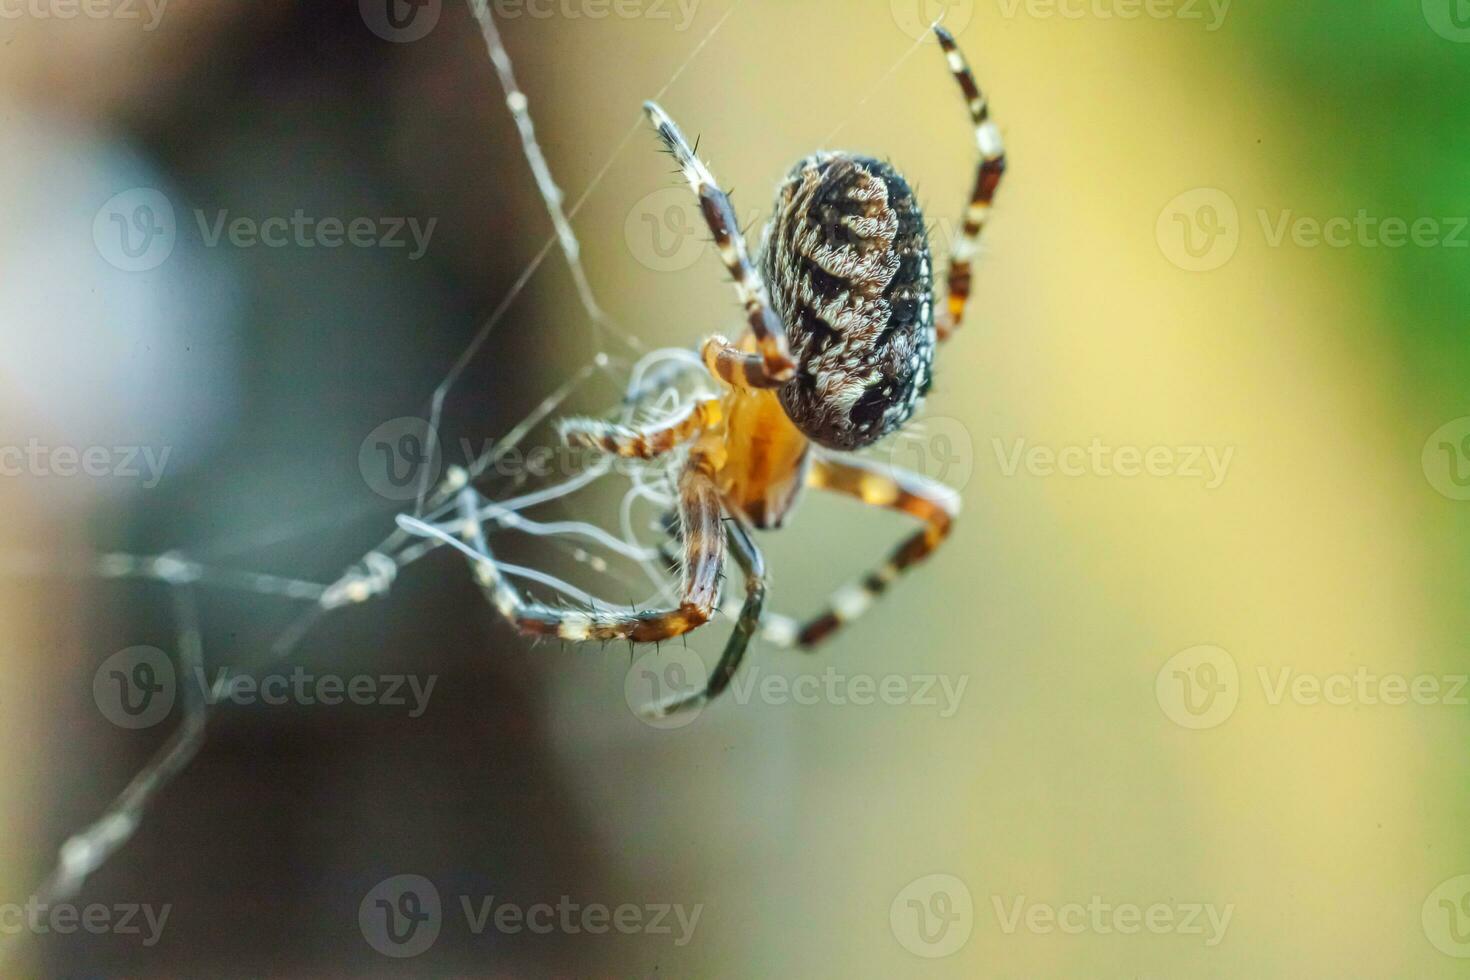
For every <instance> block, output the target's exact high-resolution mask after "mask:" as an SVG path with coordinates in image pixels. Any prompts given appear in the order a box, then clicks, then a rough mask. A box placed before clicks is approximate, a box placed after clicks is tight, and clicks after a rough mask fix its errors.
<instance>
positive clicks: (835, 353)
mask: <svg viewBox="0 0 1470 980" xmlns="http://www.w3.org/2000/svg"><path fill="white" fill-rule="evenodd" d="M934 32H935V34H937V35H938V38H939V43H940V45H941V47H942V48H943V51H944V54H945V57H946V59H947V61H948V63H949V67H950V70H951V72H952V73H953V75H954V77H955V79H956V80H957V81H958V83H959V85H960V88H961V90H962V91H963V93H964V96H965V99H966V101H967V103H968V106H969V110H970V119H971V122H972V123H973V125H974V127H975V137H976V142H977V143H978V145H979V150H980V162H979V165H978V170H977V174H976V179H975V185H974V191H973V193H972V194H971V198H970V204H969V208H968V210H967V212H966V215H965V221H964V225H963V229H962V232H961V235H960V236H959V237H958V238H957V239H956V241H955V245H954V248H953V252H952V256H951V260H950V266H949V270H948V296H947V303H946V305H945V307H944V308H943V309H942V310H937V311H936V309H935V303H934V277H933V271H932V265H931V260H930V252H929V243H928V233H927V230H926V228H925V224H924V216H923V213H922V211H921V210H920V208H919V205H918V203H917V202H916V201H915V199H914V195H913V192H912V190H911V189H910V188H909V185H908V183H907V182H906V181H905V180H904V178H903V177H902V176H901V175H900V174H899V173H898V171H897V170H895V169H894V168H893V167H892V166H891V165H889V164H888V163H885V162H882V161H879V160H875V159H872V158H869V157H864V156H857V155H853V154H850V153H842V152H818V153H815V154H813V155H811V156H808V157H806V158H805V159H803V160H801V161H799V162H798V163H797V164H796V165H795V166H794V167H793V168H792V169H791V171H790V173H789V174H788V175H787V177H786V178H785V180H784V181H783V182H782V183H781V185H780V186H779V188H778V189H777V193H776V201H775V206H774V211H773V215H772V217H771V220H770V221H769V223H768V224H767V226H766V229H765V233H764V236H763V241H762V243H761V249H760V253H759V256H758V260H757V261H756V262H755V263H752V262H751V260H750V257H749V255H748V252H747V249H746V245H745V241H744V238H743V236H742V235H741V232H740V229H739V227H738V225H737V223H736V219H735V213H734V210H733V208H732V207H731V204H730V200H729V198H728V196H727V195H726V194H725V193H724V192H723V191H721V190H720V188H719V186H718V185H717V184H716V183H715V179H714V177H713V176H712V175H711V173H710V171H709V169H708V168H707V167H706V166H705V164H704V163H703V162H702V161H701V160H700V159H699V157H698V156H697V155H696V153H695V151H694V150H693V149H691V148H690V146H689V143H688V141H687V140H686V139H685V138H684V135H683V133H682V132H681V131H680V130H679V127H678V126H677V125H675V123H674V121H673V120H672V119H671V118H669V115H668V114H667V113H666V112H664V110H663V109H662V108H660V107H659V106H658V105H656V104H655V103H653V102H647V103H645V104H644V111H645V112H646V113H647V115H648V118H649V120H650V122H651V123H652V124H653V126H654V128H655V129H656V130H657V132H658V135H659V137H660V138H661V139H662V140H663V142H664V144H665V146H666V147H667V148H668V151H669V152H670V153H671V154H672V155H673V156H674V158H675V159H676V160H677V161H678V163H679V166H680V168H681V170H682V172H683V175H684V176H685V178H686V179H687V180H688V181H689V185H690V187H691V188H692V190H693V191H694V193H695V195H696V196H697V197H698V199H699V203H700V207H701V210H702V212H703V217H704V220H705V222H706V223H707V224H708V225H709V229H710V231H711V232H712V233H713V236H714V241H715V244H716V245H717V246H718V248H719V252H720V256H721V258H722V259H723V260H724V263H725V266H726V268H727V269H728V270H729V273H730V276H731V278H732V280H733V281H734V285H735V290H736V292H737V294H738V296H739V299H740V302H741V304H742V305H743V307H744V311H745V315H746V324H747V330H746V332H745V334H744V336H743V337H742V338H741V339H740V340H739V342H737V343H731V342H730V341H729V340H727V339H726V338H725V337H722V336H719V335H715V336H712V337H710V338H709V339H708V340H706V341H705V342H704V344H703V347H702V348H701V350H700V360H701V361H702V363H703V367H704V368H705V369H707V371H708V373H709V375H711V376H712V377H713V378H714V379H718V388H719V390H720V392H721V394H720V395H719V396H718V397H700V398H697V399H695V400H693V401H692V402H691V403H690V404H688V405H686V406H684V407H683V408H682V409H681V410H679V411H677V412H675V413H674V414H673V415H672V416H671V417H669V418H666V419H664V420H662V421H660V422H658V423H656V424H651V425H647V426H644V427H638V426H634V425H620V424H614V423H610V422H604V421H600V420H594V419H565V420H563V421H562V423H561V425H560V429H561V433H562V436H563V438H564V439H565V440H566V441H567V442H568V443H569V444H571V445H576V446H580V447H584V448H589V449H592V450H595V451H597V452H600V453H606V454H610V455H615V456H619V457H624V458H629V459H638V460H649V461H652V460H659V459H666V458H669V457H670V456H672V454H675V453H683V454H684V459H683V461H682V464H681V465H680V466H679V468H678V471H677V478H676V487H677V499H678V512H677V516H676V519H675V520H674V521H672V522H671V526H672V527H673V528H676V529H677V534H678V538H679V542H680V548H681V550H682V560H681V561H680V562H679V564H680V566H681V567H682V573H681V582H680V599H679V603H678V605H677V606H676V607H673V608H667V609H655V610H638V609H635V608H632V607H618V606H613V607H607V608H601V607H599V608H593V609H590V610H567V609H562V608H552V607H550V606H547V605H544V604H541V603H538V602H534V601H531V600H527V599H524V598H522V597H521V595H520V594H519V593H518V592H517V590H516V589H515V588H514V587H513V586H512V585H511V584H510V583H509V582H507V581H506V578H505V575H504V574H503V573H502V572H501V571H500V570H499V569H498V568H497V566H496V565H495V563H494V562H493V560H492V561H486V562H484V563H482V564H480V565H478V569H479V580H480V585H481V587H482V588H483V589H484V590H485V592H486V595H487V597H488V598H489V600H490V602H491V604H492V605H493V606H494V607H495V608H496V609H497V610H498V611H499V613H500V614H501V615H503V616H504V617H505V618H506V619H508V620H509V621H510V622H511V623H512V624H513V625H514V626H515V627H516V628H517V630H519V631H520V632H521V633H523V634H525V635H528V636H534V637H552V638H559V639H562V640H569V641H586V640H601V641H604V642H605V641H609V640H627V641H630V642H633V643H656V642H658V641H661V640H667V639H670V638H673V637H677V636H682V635H683V634H686V633H688V632H690V631H692V630H695V629H697V628H699V627H700V626H703V625H704V624H705V623H707V622H708V621H709V620H710V618H711V616H712V615H713V613H714V611H715V609H716V606H717V604H718V602H719V593H720V583H721V579H722V575H723V569H724V564H725V558H726V549H727V548H728V551H729V553H730V554H731V555H733V557H734V559H735V562H736V563H737V565H738V566H739V567H740V570H741V571H742V572H743V574H744V585H745V597H744V603H743V605H742V606H741V609H740V613H739V616H738V619H737V621H736V624H735V628H734V630H733V632H732V633H731V635H730V638H729V640H728V641H727V642H726V645H725V649H724V652H723V653H722V655H721V657H720V660H719V661H718V663H717V664H716V666H715V668H714V670H713V671H712V672H711V674H710V676H709V677H708V679H707V680H706V682H705V685H704V687H703V689H702V690H700V691H698V692H695V693H693V694H689V695H686V696H682V697H678V698H674V699H671V700H670V701H668V702H666V703H663V704H660V705H656V706H654V707H653V708H652V709H650V710H651V713H652V714H654V715H657V716H662V715H668V714H672V713H674V712H677V711H681V710H684V709H687V708H691V707H694V706H696V705H700V704H703V703H705V702H708V701H709V700H711V699H713V698H715V697H716V696H718V695H719V694H720V693H721V692H722V691H723V690H724V689H725V688H726V687H727V686H728V684H729V683H730V680H731V678H732V677H733V676H734V674H735V672H736V670H737V669H738V668H739V666H740V662H741V660H742V659H743V658H744V655H745V651H746V648H747V647H748V646H749V644H750V640H751V638H752V636H753V635H754V634H755V633H756V631H757V629H758V628H759V626H760V623H761V614H762V609H763V607H764V603H765V596H766V570H765V562H764V559H763V558H762V556H761V552H760V549H759V548H758V547H757V545H756V542H755V538H754V534H753V531H754V530H755V529H762V530H773V529H776V528H780V527H781V526H782V525H783V524H784V523H785V521H786V518H787V517H788V516H789V515H790V514H791V511H792V508H793V507H794V505H795V504H796V502H797V500H798V498H799V497H800V496H801V493H802V491H803V490H804V489H807V488H816V489H821V490H828V491H832V492H835V493H839V494H843V495H845V496H849V497H854V498H856V499H858V500H861V501H862V502H863V503H865V504H870V505H873V506H878V507H884V508H888V509H891V510H895V511H899V512H902V513H904V514H907V515H909V516H911V517H913V518H915V519H917V520H918V521H919V522H920V523H921V524H922V527H921V528H920V529H919V530H918V531H917V532H916V533H914V534H913V535H912V536H911V537H909V538H908V539H907V540H905V541H904V542H903V543H902V544H901V545H899V547H898V548H897V549H895V550H894V551H893V553H892V554H891V555H890V556H889V558H888V559H887V561H885V562H884V563H883V564H881V565H879V566H878V567H877V568H876V569H875V570H873V571H872V572H870V573H869V574H868V575H866V576H865V577H864V578H862V579H861V580H859V581H858V582H856V583H854V584H852V585H849V586H847V587H846V588H844V589H842V590H841V591H839V592H838V593H837V594H836V596H835V597H834V598H833V600H832V602H831V604H830V606H829V607H828V609H827V610H826V611H825V612H823V613H821V614H820V615H818V616H816V617H815V618H813V619H811V620H810V621H809V622H807V623H806V624H805V625H804V626H802V627H801V628H800V629H799V630H798V631H797V632H796V633H795V635H794V637H793V638H792V639H793V640H794V642H795V644H796V645H798V646H800V647H802V648H804V649H810V648H811V647H814V646H816V645H817V644H818V643H820V642H822V641H823V640H825V639H827V638H829V637H830V636H831V635H832V634H833V633H834V632H836V631H837V630H838V629H839V628H840V627H841V626H842V625H843V624H845V623H847V622H850V621H851V620H852V619H854V618H855V617H857V616H858V615H860V614H861V613H862V612H863V611H864V610H866V609H867V608H868V607H869V606H870V605H872V603H873V601H874V600H875V599H876V598H878V597H879V596H880V595H882V594H883V593H884V592H886V591H887V590H888V588H889V586H890V585H892V584H893V582H894V581H895V580H896V579H897V578H898V577H899V576H900V575H901V574H902V573H903V572H904V571H906V570H907V569H908V568H910V567H911V566H913V565H915V564H917V563H919V562H920V561H922V560H924V559H925V558H926V557H928V556H929V555H930V554H931V553H932V552H933V551H934V550H935V549H936V548H937V547H938V546H939V544H940V543H941V542H942V541H943V540H944V539H945V537H946V536H947V535H948V534H949V531H950V529H951V527H952V525H953V523H954V520H955V518H956V516H957V515H958V513H959V509H960V501H959V496H958V494H956V493H955V492H953V491H952V490H950V489H949V488H947V487H943V486H941V485H939V484H936V483H932V482H930V481H929V480H927V479H925V478H924V477H921V476H919V475H917V474H913V473H909V472H905V471H902V470H899V469H897V468H892V467H884V466H880V465H877V464H875V463H872V462H865V461H860V460H858V459H855V458H850V457H846V456H845V455H843V454H847V453H850V452H852V451H853V450H858V449H862V448H864V447H866V446H870V445H872V444H873V443H875V442H877V441H878V440H879V439H881V438H883V437H884V436H886V435H889V434H891V433H893V432H895V431H896V430H898V429H899V428H900V427H901V426H902V425H903V424H904V423H905V422H907V421H908V419H909V418H910V416H911V415H912V414H913V413H914V410H915V408H916V406H917V405H918V403H919V401H920V399H922V398H923V396H924V395H925V394H926V393H927V392H928V390H929V385H930V378H931V369H932V367H933V362H934V353H935V348H936V346H937V344H939V343H942V342H944V341H945V340H947V339H948V338H949V337H950V336H951V335H952V334H953V333H954V332H955V331H956V330H957V329H958V328H959V327H960V325H961V323H962V322H963V320H964V317H965V309H966V305H967V302H968V300H969V296H970V283H971V262H972V257H973V256H974V253H975V247H976V243H977V241H978V239H979V236H980V232H981V229H982V228H983V227H984V224H985V220H986V217H987V215H988V213H989V210H990V207H991V202H992V200H993V199H994V196H995V192H996V188H997V186H998V185H999V183H1000V179H1001V175H1002V173H1003V172H1004V170H1005V151H1004V148H1003V147H1002V144H1001V138H1000V132H999V130H998V129H997V128H996V125H995V123H993V122H992V121H991V120H990V117H989V109H988V105H987V102H986V98H985V97H984V96H983V95H981V93H980V89H979V88H978V87H977V85H976V84H975V79H974V76H973V75H972V74H971V72H970V68H969V65H968V64H967V63H966V61H965V58H964V56H963V54H961V52H960V50H959V48H958V46H957V45H956V44H955V40H954V38H953V36H952V35H950V33H949V32H948V31H946V30H944V29H943V28H941V27H937V26H936V27H935V28H934ZM487 554H488V553H487Z"/></svg>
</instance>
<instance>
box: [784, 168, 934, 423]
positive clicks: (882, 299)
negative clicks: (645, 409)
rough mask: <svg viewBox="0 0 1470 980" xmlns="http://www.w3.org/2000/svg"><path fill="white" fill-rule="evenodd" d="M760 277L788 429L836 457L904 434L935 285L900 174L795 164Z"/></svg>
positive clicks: (929, 355) (926, 353) (928, 348)
mask: <svg viewBox="0 0 1470 980" xmlns="http://www.w3.org/2000/svg"><path fill="white" fill-rule="evenodd" d="M760 266H761V272H762V274H763V275H764V277H765V280H766V285H767V288H768V289H769V290H770V296H771V304H772V305H773V306H774V307H775V308H776V312H777V314H779V315H780V317H781V319H782V321H783V322H784V323H785V324H786V337H787V340H788V342H789V343H790V345H791V353H792V356H793V358H794V359H795V360H796V364H797V369H796V374H795V377H793V378H792V379H791V380H790V381H788V382H786V384H785V385H783V386H782V388H781V390H780V397H781V404H782V405H783V406H784V407H785V409H786V412H787V414H788V415H789V416H790V417H791V420H792V422H794V423H795V424H796V426H797V427H798V428H799V429H801V431H802V432H803V433H805V435H806V436H807V437H808V438H810V439H811V440H813V441H814V442H817V443H820V444H821V445H823V446H827V447H828V448H830V449H839V450H852V449H860V448H862V447H863V446H867V445H871V444H872V443H874V442H877V441H878V440H879V439H881V438H882V437H883V436H886V435H888V434H889V433H891V432H893V431H895V430H896V429H898V428H899V427H900V426H902V425H903V424H904V423H905V422H907V421H908V420H909V417H910V416H911V415H913V413H914V408H915V406H916V405H917V404H918V402H919V399H920V398H922V397H923V396H924V395H925V394H926V393H927V392H928V390H929V382H930V372H931V370H932V368H933V364H934V304H933V289H934V276H933V267H932V263H931V261H930V258H929V240H928V236H927V234H926V232H925V228H924V215H923V212H922V211H920V209H919V205H918V202H917V201H915V200H914V195H913V192H912V191H911V190H910V189H909V185H908V183H907V182H906V181H905V180H904V179H903V177H902V176H901V175H900V174H899V173H898V171H897V170H895V169H893V167H891V166H890V165H888V164H887V163H884V162H882V161H879V160H874V159H871V158H869V157H859V156H852V155H849V154H846V153H819V154H815V155H813V156H810V157H807V158H806V159H805V160H802V161H801V162H800V163H798V164H797V165H796V166H795V167H794V168H792V170H791V173H790V174H789V175H788V176H787V178H786V180H785V181H784V182H783V183H782V185H781V187H780V188H779V189H778V190H777V192H776V204H775V207H774V209H773V212H772V216H771V221H770V224H769V225H767V227H766V236H765V241H764V242H763V245H762V249H761V257H760Z"/></svg>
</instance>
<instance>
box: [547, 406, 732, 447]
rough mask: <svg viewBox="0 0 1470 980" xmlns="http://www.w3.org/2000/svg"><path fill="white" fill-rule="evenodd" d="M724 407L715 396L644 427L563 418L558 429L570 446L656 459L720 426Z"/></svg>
mask: <svg viewBox="0 0 1470 980" xmlns="http://www.w3.org/2000/svg"><path fill="white" fill-rule="evenodd" d="M723 418H724V410H723V408H722V407H721V404H720V400H719V399H718V398H705V399H701V400H699V401H696V402H693V403H691V404H689V405H686V406H684V407H683V408H682V409H680V410H679V411H678V412H675V413H674V414H673V415H672V416H670V417H669V418H668V419H665V420H664V421H662V422H659V423H657V424H656V425H650V426H646V427H644V428H634V427H632V426H626V425H617V424H614V423H612V422H602V421H599V420H597V419H577V418H573V419H563V420H562V421H561V423H560V424H559V425H558V426H557V428H558V429H559V430H560V432H561V437H562V439H563V440H564V441H565V442H566V444H567V445H569V446H581V447H583V448H584V449H596V450H598V451H599V452H604V453H607V454H608V455H610V456H621V457H623V458H624V459H656V458H657V457H659V456H662V455H664V454H665V453H668V452H671V451H672V450H674V449H675V448H676V447H678V446H682V445H683V444H684V443H686V442H688V441H689V440H690V439H693V438H694V437H695V436H697V435H699V434H700V433H702V432H705V431H707V430H709V429H713V428H714V427H715V426H717V425H719V424H720V422H721V420H722V419H723Z"/></svg>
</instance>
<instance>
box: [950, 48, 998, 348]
mask: <svg viewBox="0 0 1470 980" xmlns="http://www.w3.org/2000/svg"><path fill="white" fill-rule="evenodd" d="M934 33H935V34H937V35H938V36H939V44H940V46H942V47H943V48H944V55H945V58H946V59H947V60H948V61H949V70H950V71H951V72H953V73H954V77H955V81H957V82H959V84H960V90H961V91H963V92H964V93H965V102H966V104H967V105H968V106H969V109H970V121H971V122H972V123H973V124H974V126H975V142H976V144H977V145H978V146H979V148H980V166H979V169H978V170H977V171H976V173H975V189H974V190H973V191H972V192H971V194H970V206H969V207H968V208H967V209H966V210H965V223H964V227H963V228H961V230H960V235H959V237H958V238H956V239H955V242H954V249H953V251H952V252H951V254H950V260H949V286H948V288H949V301H948V304H947V307H946V309H944V310H943V311H941V312H940V314H939V316H938V318H937V320H936V322H935V328H936V330H937V331H938V334H939V339H940V340H941V341H943V340H948V339H949V337H950V335H951V334H953V333H954V332H955V331H956V330H958V329H959V328H960V326H961V325H962V324H963V323H964V322H965V307H966V305H967V304H968V303H969V300H970V280H971V276H972V273H971V270H972V268H973V265H974V258H975V250H976V248H977V247H978V245H979V243H980V233H981V232H982V231H984V229H985V220H986V218H988V217H989V216H990V207H991V204H992V203H993V202H994V201H995V191H996V188H998V187H999V186H1000V178H1001V176H1002V175H1003V174H1004V173H1005V170H1006V151H1005V146H1004V145H1003V144H1002V143H1001V139H1000V130H999V129H998V128H996V125H995V123H994V122H992V121H991V119H990V101H989V99H987V98H986V97H985V96H984V95H983V94H981V92H980V86H978V85H976V84H975V75H974V74H973V73H972V72H971V71H970V66H969V64H968V63H966V61H965V56H964V55H963V54H962V53H961V52H960V49H959V45H957V44H955V40H954V36H953V35H952V34H950V33H949V31H946V30H945V29H944V28H942V27H935V28H934Z"/></svg>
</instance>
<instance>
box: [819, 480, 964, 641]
mask: <svg viewBox="0 0 1470 980" xmlns="http://www.w3.org/2000/svg"><path fill="white" fill-rule="evenodd" d="M807 484H808V486H812V487H817V488H820V489H823V490H832V491H835V492H837V493H840V494H843V495H845V496H848V497H856V498H857V499H858V500H861V501H862V502H863V503H865V504H872V505H874V506H877V507H884V508H887V509H888V510H896V511H899V512H901V513H904V514H908V515H909V516H911V517H915V518H917V519H918V520H920V521H922V522H923V525H924V526H923V527H921V528H920V529H919V530H918V531H917V532H915V533H914V534H913V535H912V536H911V537H909V538H908V539H907V540H906V541H904V542H903V543H902V544H901V545H899V546H898V548H896V549H895V550H894V552H893V553H892V554H891V555H890V556H889V558H888V560H887V561H885V562H884V563H883V564H881V565H879V566H878V567H877V568H876V569H874V570H873V571H871V572H869V573H868V575H867V576H866V577H865V578H863V579H862V580H860V581H858V582H854V583H852V584H850V585H848V586H846V587H845V588H843V589H842V590H841V591H839V592H838V593H837V595H836V596H835V597H834V598H833V600H832V605H831V607H830V608H829V609H828V610H827V611H826V612H824V613H822V614H821V615H819V616H816V617H815V618H813V619H811V620H809V621H808V622H807V623H806V624H804V625H803V626H802V627H801V630H800V631H799V632H798V633H797V635H796V643H797V644H798V645H799V646H801V647H803V648H806V649H810V648H812V647H815V646H816V645H817V644H819V643H821V642H822V641H823V640H825V639H827V638H828V637H830V636H831V635H832V634H833V633H835V632H836V631H837V630H838V629H839V628H841V627H842V626H844V625H846V624H847V623H850V622H852V620H854V619H856V618H857V617H858V616H860V615H862V614H863V613H864V612H866V611H867V609H868V607H869V606H871V605H872V604H873V601H874V600H875V599H877V598H878V597H879V596H881V595H882V594H883V593H884V592H886V591H888V587H889V586H890V585H892V584H893V583H894V581H895V580H897V578H898V577H899V576H900V575H902V574H903V573H904V572H905V571H907V570H908V569H909V568H911V567H913V566H914V565H916V564H918V563H919V562H921V561H923V560H924V559H925V558H927V557H929V555H930V554H932V553H933V552H934V550H935V549H936V548H938V547H939V545H940V543H942V542H943V541H944V539H945V538H946V537H948V535H949V532H950V529H951V528H952V527H953V525H954V520H955V518H956V517H957V516H958V515H959V512H960V498H959V495H958V494H957V493H955V492H954V491H953V490H951V489H949V488H948V487H946V486H942V485H940V484H937V483H934V482H932V481H930V480H928V479H926V478H924V477H922V476H919V475H918V474H916V473H910V472H908V471H906V470H901V469H898V468H897V467H885V466H879V465H878V464H875V463H858V462H855V461H848V460H836V459H828V458H818V459H817V461H816V463H815V465H813V466H812V468H811V472H810V474H809V476H808V477H807Z"/></svg>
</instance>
